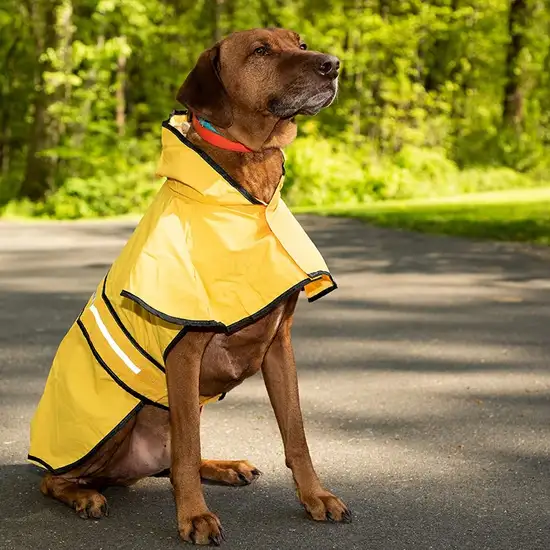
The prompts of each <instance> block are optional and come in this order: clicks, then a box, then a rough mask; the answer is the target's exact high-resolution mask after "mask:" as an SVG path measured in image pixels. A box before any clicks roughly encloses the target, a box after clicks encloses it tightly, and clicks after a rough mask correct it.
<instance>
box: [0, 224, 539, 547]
mask: <svg viewBox="0 0 550 550" xmlns="http://www.w3.org/2000/svg"><path fill="white" fill-rule="evenodd" d="M304 224H305V226H306V228H307V229H308V230H309V232H310V234H311V235H312V237H313V239H314V240H315V241H316V243H317V244H318V246H319V247H320V249H321V250H322V251H323V253H324V255H325V257H326V259H327V261H328V263H329V266H330V267H331V270H332V272H333V274H334V276H335V278H336V279H337V281H338V283H339V286H340V289H339V290H338V291H336V292H334V293H332V294H330V295H329V296H327V297H325V298H323V299H322V300H320V301H318V302H316V303H314V304H307V302H301V303H300V305H299V311H298V316H297V320H296V323H295V330H294V341H295V347H296V354H297V359H298V365H299V375H300V387H301V394H302V404H303V410H304V415H305V419H306V428H307V432H308V435H309V442H310V447H311V449H312V454H313V457H314V461H315V463H316V464H317V469H318V472H319V474H320V475H321V477H322V478H323V479H324V480H325V482H326V484H327V485H328V486H329V487H330V488H331V489H332V490H333V491H334V492H336V493H337V494H338V495H339V496H341V497H342V498H344V499H345V500H346V501H347V503H348V504H349V505H350V507H351V508H352V510H353V512H354V522H353V523H352V524H351V525H330V524H329V525H325V524H316V523H314V522H312V521H309V520H307V519H306V518H305V514H304V511H303V509H302V508H301V506H300V505H299V504H298V502H297V500H296V498H295V495H294V491H293V488H292V483H291V478H290V475H289V473H288V471H287V470H286V468H285V466H284V458H283V453H282V446H281V443H280V439H279V435H278V432H277V429H276V425H275V421H274V418H273V414H272V412H271V410H270V407H269V405H268V400H267V396H266V392H265V390H264V388H263V385H262V380H261V378H260V377H257V378H254V379H251V380H249V381H247V382H246V383H245V384H244V385H243V386H241V387H240V388H238V389H237V390H235V391H233V392H232V393H230V394H229V395H228V396H227V398H226V399H225V400H224V401H222V402H221V403H218V404H215V405H211V406H209V407H208V408H207V410H206V412H205V414H204V415H203V416H204V419H203V447H204V452H203V455H204V456H205V457H212V458H214V457H218V458H247V459H249V460H251V461H252V462H253V463H255V464H256V466H258V467H259V468H260V469H261V470H262V471H263V472H264V475H263V477H262V478H260V480H259V481H258V482H257V483H256V484H254V485H253V486H250V487H245V488H224V487H215V486H206V487H205V492H206V498H207V501H208V503H209V505H210V507H211V509H212V510H213V511H215V512H217V513H218V514H219V516H220V518H221V520H222V523H223V525H224V527H225V531H226V535H227V538H228V541H227V542H226V543H225V548H226V549H227V550H230V549H250V550H252V549H254V550H262V549H281V550H286V549H288V550H290V549H292V550H294V549H319V550H325V549H334V548H336V549H361V550H362V549H366V550H367V549H368V550H400V549H419V550H420V549H421V550H428V549H436V550H440V549H445V550H446V549H460V550H462V549H470V548H472V549H475V550H482V549H491V550H493V549H494V550H535V549H541V550H543V549H544V550H547V549H548V548H550V521H549V519H550V517H549V516H550V487H549V483H550V460H549V457H550V363H549V359H550V338H549V336H550V334H549V329H550V322H549V321H550V277H549V265H550V263H549V260H550V254H549V253H548V252H547V251H545V250H542V249H536V248H526V247H519V246H515V245H506V244H493V243H479V242H472V241H463V240H455V239H451V238H446V237H433V236H425V235H417V234H411V233H406V232H398V231H390V230H383V229H377V228H372V227H369V226H366V225H362V224H360V223H359V222H353V221H345V220H339V219H320V218H305V219H304ZM131 230H132V223H131V222H107V223H99V222H93V223H73V224H61V223H60V224H53V223H32V224H30V223H21V224H19V223H6V222H3V223H2V222H0V548H1V549H2V550H31V549H32V550H34V549H37V550H38V549H40V550H49V549H52V550H53V549H56V550H58V549H59V550H65V549H66V550H77V549H88V550H107V549H111V548H113V549H116V550H125V549H128V550H130V549H131V550H156V549H159V550H171V549H175V548H181V547H182V546H183V543H180V542H179V541H178V538H177V531H176V528H175V515H174V504H173V500H172V495H171V491H170V485H169V481H168V480H166V479H148V480H146V481H144V482H141V483H139V484H137V485H136V486H134V487H132V488H130V489H112V490H108V491H107V493H106V494H107V497H108V498H109V501H110V504H111V516H110V517H109V518H107V519H104V520H102V521H99V522H94V521H84V520H81V519H79V518H78V517H77V516H76V515H75V514H74V513H73V512H72V511H71V510H70V509H69V508H66V507H64V506H63V505H61V504H59V503H56V502H54V501H52V500H49V499H46V498H44V497H42V495H41V494H40V493H39V491H38V482H39V478H40V473H39V471H38V470H37V469H36V468H34V467H32V466H29V465H26V464H25V456H26V451H27V440H28V426H29V419H30V417H31V415H32V412H33V409H34V407H35V405H36V403H37V401H38V398H39V396H40V394H41V391H42V388H43V384H44V380H45V377H46V374H47V372H48V368H49V364H50V361H51V359H52V357H53V354H54V352H55V349H56V347H57V345H58V343H59V341H60V340H61V338H62V336H63V334H64V332H65V331H66V329H67V328H68V326H69V325H70V323H71V322H72V321H73V320H74V318H75V317H76V315H77V314H78V312H79V310H80V309H81V307H82V305H83V303H84V301H85V300H86V299H87V298H88V296H89V295H90V293H91V291H92V290H93V288H95V285H96V283H97V281H98V280H99V279H100V278H101V277H102V275H103V274H104V273H105V271H106V269H107V268H108V265H109V263H110V261H111V260H112V259H113V258H114V257H115V255H116V253H117V251H118V250H119V249H120V247H121V246H122V245H123V243H124V242H125V240H126V239H127V237H128V235H129V234H130V232H131Z"/></svg>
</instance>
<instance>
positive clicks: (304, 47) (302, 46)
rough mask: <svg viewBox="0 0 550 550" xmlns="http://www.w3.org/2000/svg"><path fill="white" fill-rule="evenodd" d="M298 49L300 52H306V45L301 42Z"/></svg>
mask: <svg viewBox="0 0 550 550" xmlns="http://www.w3.org/2000/svg"><path fill="white" fill-rule="evenodd" d="M300 49H301V50H307V44H305V43H303V42H302V43H301V44H300Z"/></svg>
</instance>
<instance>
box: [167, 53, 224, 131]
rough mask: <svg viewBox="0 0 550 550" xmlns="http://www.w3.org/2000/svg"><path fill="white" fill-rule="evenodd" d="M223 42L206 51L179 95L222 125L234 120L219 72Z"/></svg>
mask: <svg viewBox="0 0 550 550" xmlns="http://www.w3.org/2000/svg"><path fill="white" fill-rule="evenodd" d="M219 58H220V46H219V44H216V45H215V46H214V47H213V48H211V49H209V50H206V51H205V52H203V53H202V54H201V55H200V57H199V59H198V61H197V64H196V65H195V68H194V69H193V70H192V71H191V72H190V73H189V75H188V76H187V78H186V79H185V82H184V83H183V84H182V85H181V88H180V89H179V91H178V95H177V96H176V99H177V100H178V101H179V102H180V103H182V104H183V105H186V106H187V107H188V108H189V110H191V111H192V112H193V113H195V114H197V115H199V116H201V117H203V118H205V119H207V120H208V121H209V122H211V123H212V124H214V125H215V126H219V127H220V128H229V126H231V124H232V123H233V116H232V113H231V105H230V102H229V97H228V96H227V92H226V91H225V88H224V86H223V83H222V81H221V78H220V75H219V69H218V67H219Z"/></svg>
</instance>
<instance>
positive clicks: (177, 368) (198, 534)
mask: <svg viewBox="0 0 550 550" xmlns="http://www.w3.org/2000/svg"><path fill="white" fill-rule="evenodd" d="M211 338H212V334H208V333H203V332H190V333H189V334H187V335H186V336H185V337H184V338H183V339H182V340H181V341H180V342H179V343H178V344H177V345H176V346H175V347H174V349H173V350H172V351H171V352H170V354H169V355H168V358H167V361H166V381H167V384H168V401H169V403H170V432H171V438H172V444H171V450H172V465H171V469H170V479H171V481H172V486H173V487H174V496H175V500H176V512H177V518H178V530H179V533H180V536H181V537H182V539H183V540H186V541H188V542H192V543H194V544H215V545H219V544H220V542H221V539H222V538H223V535H222V529H221V525H220V521H219V520H218V518H217V517H216V516H215V515H214V514H213V513H212V512H210V511H209V510H208V507H207V506H206V502H205V500H204V494H203V492H202V486H201V478H200V468H201V449H200V445H201V444H200V406H199V377H200V369H201V361H202V357H203V354H204V350H205V348H206V346H207V345H208V342H209V341H210V339H211Z"/></svg>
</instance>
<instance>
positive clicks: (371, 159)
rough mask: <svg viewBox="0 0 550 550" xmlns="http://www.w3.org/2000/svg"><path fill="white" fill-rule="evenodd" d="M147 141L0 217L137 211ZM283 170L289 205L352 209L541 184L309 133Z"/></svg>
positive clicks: (148, 163)
mask: <svg viewBox="0 0 550 550" xmlns="http://www.w3.org/2000/svg"><path fill="white" fill-rule="evenodd" d="M147 143H148V145H147V146H146V147H144V146H143V147H141V149H140V150H138V149H131V150H126V149H125V150H122V149H121V150H119V151H118V152H117V155H114V156H113V157H110V158H109V159H108V162H103V161H101V160H98V159H95V160H94V164H93V165H88V166H86V170H85V172H87V173H90V174H92V175H91V176H89V177H86V175H72V176H69V177H67V178H66V180H65V181H64V183H63V184H62V185H61V187H60V188H59V189H57V191H55V192H53V193H50V194H48V195H47V196H46V198H45V200H44V201H42V202H39V203H31V202H29V201H18V202H12V203H9V204H8V206H7V207H6V208H5V209H4V214H16V215H25V216H38V217H47V218H55V219H76V218H90V217H102V216H116V215H121V214H127V213H141V212H143V211H144V210H145V209H146V207H147V205H148V204H149V203H150V201H151V199H152V197H153V196H154V194H155V193H156V191H157V190H158V189H159V187H160V184H161V182H160V180H159V179H158V178H156V177H155V175H154V170H155V164H156V159H155V160H146V159H147V156H150V157H153V156H156V155H157V154H158V149H159V148H158V146H155V145H153V143H151V142H147ZM142 145H143V144H142ZM145 150H147V153H146V152H145ZM134 162H135V164H134ZM286 172H287V174H286V181H285V187H284V193H285V198H286V199H287V201H288V202H289V203H290V204H291V205H294V206H312V205H315V206H330V205H334V204H341V205H353V204H364V203H368V202H373V201H381V200H388V199H411V198H428V197H444V196H451V195H460V194H463V193H475V192H483V191H497V190H501V189H517V188H526V187H535V186H537V185H540V183H539V182H538V181H537V180H536V179H534V178H531V177H529V176H527V175H525V174H520V173H519V172H515V171H514V170H511V169H510V168H503V167H496V168H490V167H484V168H468V169H466V170H459V169H458V167H457V165H456V164H455V163H454V162H453V161H451V160H449V159H448V158H446V157H445V155H444V153H443V151H442V150H438V149H426V148H419V147H413V146H405V147H404V148H403V149H402V150H401V151H399V152H398V153H396V154H395V155H393V156H392V157H382V158H381V157H379V156H377V155H376V154H375V153H374V152H373V149H372V148H371V147H370V146H369V144H368V143H367V142H365V143H362V144H359V145H357V146H351V145H345V144H344V143H342V142H337V141H335V140H334V141H331V140H327V139H323V138H320V137H314V136H307V137H300V138H298V139H297V140H296V141H295V142H294V143H293V144H292V145H291V146H290V147H289V149H288V150H287V162H286ZM0 213H1V211H0Z"/></svg>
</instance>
